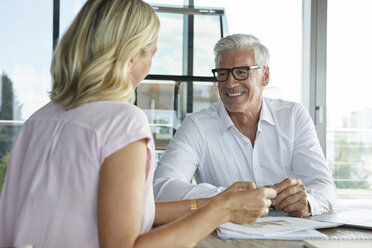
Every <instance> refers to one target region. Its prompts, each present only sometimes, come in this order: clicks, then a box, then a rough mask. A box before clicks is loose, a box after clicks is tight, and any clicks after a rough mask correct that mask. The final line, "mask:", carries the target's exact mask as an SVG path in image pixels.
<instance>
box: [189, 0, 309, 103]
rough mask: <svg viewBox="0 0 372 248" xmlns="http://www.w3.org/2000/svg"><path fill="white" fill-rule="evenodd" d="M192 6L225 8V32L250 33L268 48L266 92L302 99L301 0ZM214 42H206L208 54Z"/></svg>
mask: <svg viewBox="0 0 372 248" xmlns="http://www.w3.org/2000/svg"><path fill="white" fill-rule="evenodd" d="M195 6H213V7H219V8H224V9H225V11H226V20H227V25H228V34H235V33H245V34H252V35H254V36H256V37H257V38H258V39H260V41H261V42H262V43H263V44H264V45H265V46H266V47H267V48H268V49H269V51H270V54H271V59H270V72H271V79H270V84H269V86H268V87H267V88H266V89H265V92H264V95H265V96H267V97H272V98H282V99H286V100H290V101H295V102H300V101H301V73H302V71H301V70H302V1H298V0H281V1H277V0H260V1H254V0H236V1H224V0H195ZM278 10H280V11H278ZM196 28H197V27H196ZM216 41H217V40H216ZM214 44H215V42H214V43H209V44H205V45H208V46H209V49H210V51H211V53H210V54H212V52H213V47H214Z"/></svg>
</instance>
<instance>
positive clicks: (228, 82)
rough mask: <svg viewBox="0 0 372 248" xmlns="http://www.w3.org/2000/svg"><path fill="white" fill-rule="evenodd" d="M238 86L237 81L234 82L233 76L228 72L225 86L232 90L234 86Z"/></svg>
mask: <svg viewBox="0 0 372 248" xmlns="http://www.w3.org/2000/svg"><path fill="white" fill-rule="evenodd" d="M238 84H239V81H238V80H236V79H235V78H234V76H233V74H232V73H231V72H230V74H229V77H228V78H227V80H226V81H225V86H226V87H228V88H234V87H235V86H237V85H238Z"/></svg>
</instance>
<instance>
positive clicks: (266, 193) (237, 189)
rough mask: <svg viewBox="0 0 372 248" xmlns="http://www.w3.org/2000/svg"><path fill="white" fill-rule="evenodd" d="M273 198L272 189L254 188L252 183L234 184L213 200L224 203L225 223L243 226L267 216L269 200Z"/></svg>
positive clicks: (273, 192)
mask: <svg viewBox="0 0 372 248" xmlns="http://www.w3.org/2000/svg"><path fill="white" fill-rule="evenodd" d="M275 197H276V191H275V190H274V189H271V188H267V187H262V188H255V185H254V183H252V182H236V183H234V184H232V185H231V186H230V187H229V188H227V189H226V190H225V191H224V192H222V193H221V194H220V195H218V196H216V197H214V198H215V199H214V200H216V201H223V202H224V205H223V206H224V208H225V210H226V212H227V219H226V221H231V222H234V223H237V224H244V223H249V222H252V221H255V220H256V219H257V218H258V217H260V216H263V215H267V214H268V212H269V207H270V206H271V199H272V198H275Z"/></svg>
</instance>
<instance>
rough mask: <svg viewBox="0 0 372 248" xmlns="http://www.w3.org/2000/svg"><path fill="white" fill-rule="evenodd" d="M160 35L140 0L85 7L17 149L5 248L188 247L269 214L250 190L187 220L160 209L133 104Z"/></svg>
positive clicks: (236, 189)
mask: <svg viewBox="0 0 372 248" xmlns="http://www.w3.org/2000/svg"><path fill="white" fill-rule="evenodd" d="M158 31H159V20H158V18H157V16H156V14H155V12H154V11H153V9H152V8H151V7H150V6H149V5H147V4H146V3H144V2H142V1H141V0H88V1H87V2H86V4H85V5H84V6H83V8H82V9H81V11H80V12H79V14H78V15H77V17H76V18H75V20H74V21H73V23H72V24H71V26H70V28H69V29H68V30H67V31H66V33H65V34H64V36H63V37H62V39H61V41H60V43H59V44H58V46H57V48H56V50H55V53H54V55H53V59H52V65H51V74H52V80H53V87H52V91H51V94H50V98H51V102H49V103H48V104H47V105H45V106H44V107H42V108H41V109H40V110H38V111H37V112H36V113H34V114H33V115H32V116H31V117H30V118H29V119H28V120H27V121H26V122H25V124H24V125H23V127H22V129H21V130H20V132H19V134H18V136H17V139H16V141H15V143H14V146H13V148H12V152H11V156H10V159H9V164H8V171H7V175H6V179H5V184H4V188H3V192H2V196H1V201H0V223H1V224H0V225H1V226H0V246H2V245H3V246H4V245H24V244H32V245H34V246H35V247H38V248H42V247H48V248H50V247H70V248H71V247H79V248H81V247H174V246H181V247H189V246H193V245H194V244H195V243H196V242H197V241H199V240H200V239H202V238H203V237H205V236H206V235H208V234H209V233H210V232H211V231H213V230H214V229H215V228H216V227H217V226H218V225H220V224H222V223H224V222H226V221H233V222H238V223H245V222H250V221H253V220H254V219H256V218H257V217H259V216H261V215H264V214H267V211H268V207H269V206H270V204H271V201H270V199H271V198H273V197H275V194H276V193H275V191H274V190H272V189H263V188H261V189H253V188H254V186H252V185H251V184H249V183H236V184H234V185H232V186H231V187H230V188H229V189H227V190H226V191H225V192H223V193H222V194H220V195H218V196H216V197H214V198H212V199H204V200H200V203H203V204H200V205H204V206H203V207H200V208H199V209H198V210H197V211H193V212H192V213H189V214H188V212H189V204H190V202H189V201H179V202H169V203H159V204H158V205H157V207H156V209H155V204H154V198H153V192H152V177H153V171H154V144H153V139H152V136H151V132H150V129H149V126H148V122H147V119H146V116H145V114H144V112H143V111H142V110H140V109H139V108H137V107H136V106H134V105H132V104H131V103H133V99H134V89H135V87H136V86H137V85H138V84H139V83H140V82H141V81H142V80H143V79H144V78H145V76H146V75H147V73H148V72H149V71H150V67H151V61H152V56H153V55H154V53H155V52H156V41H157V36H158ZM182 215H185V217H184V218H179V219H177V220H175V221H174V222H171V223H169V224H167V225H163V226H161V227H159V228H155V229H153V230H151V231H150V229H151V227H152V225H153V223H155V224H164V223H166V222H169V221H171V220H173V219H176V218H178V217H180V216H182Z"/></svg>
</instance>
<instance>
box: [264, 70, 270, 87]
mask: <svg viewBox="0 0 372 248" xmlns="http://www.w3.org/2000/svg"><path fill="white" fill-rule="evenodd" d="M269 82H270V68H269V67H268V66H265V67H264V68H263V85H264V86H267V85H268V84H269Z"/></svg>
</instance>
